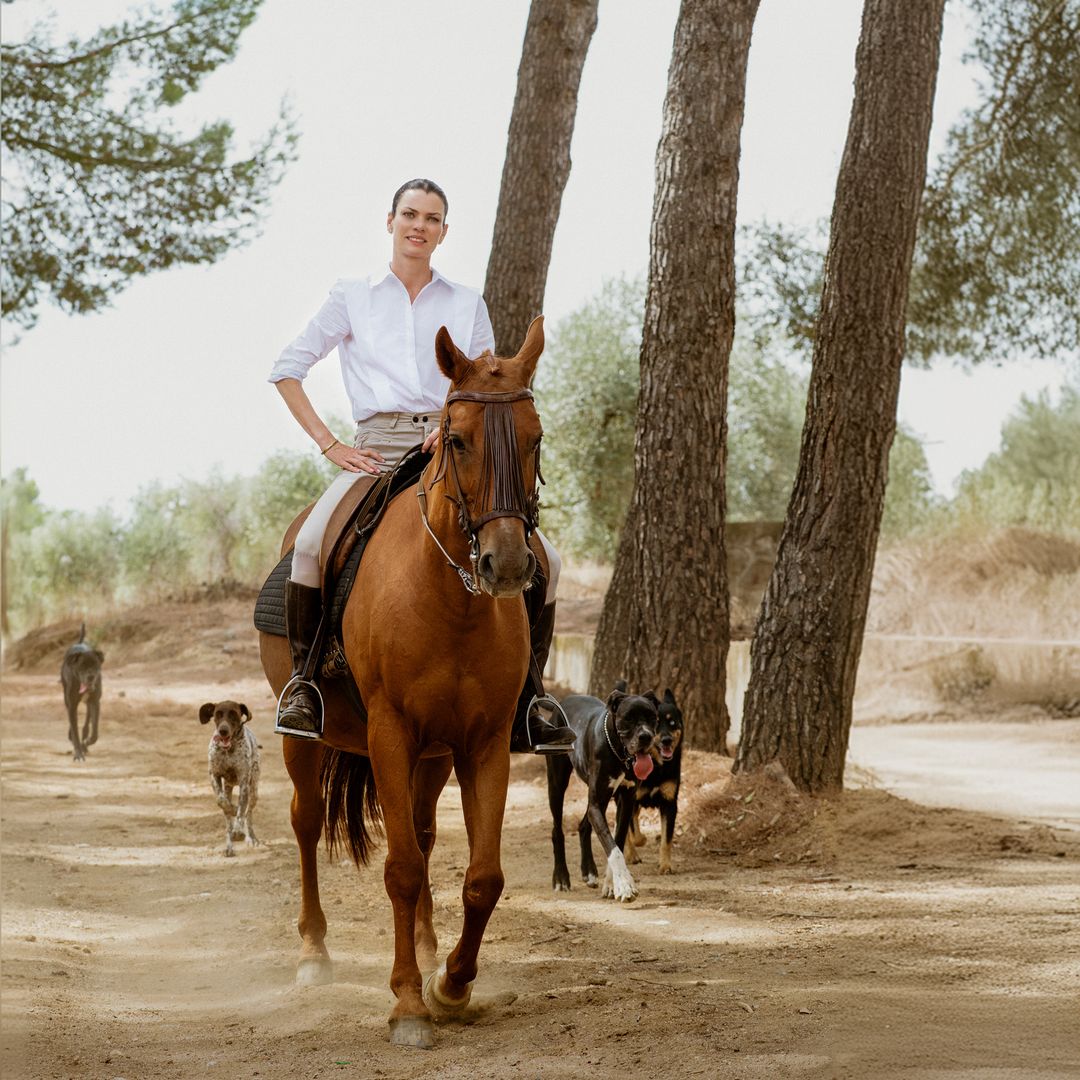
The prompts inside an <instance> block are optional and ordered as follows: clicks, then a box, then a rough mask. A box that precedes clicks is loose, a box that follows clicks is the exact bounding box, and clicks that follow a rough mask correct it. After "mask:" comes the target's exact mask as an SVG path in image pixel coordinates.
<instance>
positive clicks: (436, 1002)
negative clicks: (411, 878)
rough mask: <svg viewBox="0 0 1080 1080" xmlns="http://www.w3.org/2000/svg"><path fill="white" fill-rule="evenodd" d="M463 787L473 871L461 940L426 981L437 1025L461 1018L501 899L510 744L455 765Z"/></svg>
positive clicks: (499, 743) (497, 744) (495, 742)
mask: <svg viewBox="0 0 1080 1080" xmlns="http://www.w3.org/2000/svg"><path fill="white" fill-rule="evenodd" d="M454 768H455V770H456V771H457V777H458V783H459V784H460V785H461V808H462V812H463V813H464V816H465V828H466V831H467V832H468V834H469V869H468V872H467V873H466V874H465V885H464V888H463V889H462V894H461V896H462V900H463V902H464V906H465V918H464V922H463V924H462V928H461V937H460V939H459V940H458V943H457V945H456V946H455V947H454V949H453V951H452V952H451V953H450V955H449V956H448V957H447V958H446V963H445V964H444V965H443V966H442V967H441V968H440V969H439V970H438V971H437V972H436V973H435V974H434V975H433V976H432V977H431V978H430V979H429V980H428V982H427V984H426V986H425V987H424V990H425V994H424V1000H425V1001H426V1002H427V1004H428V1007H429V1008H430V1009H431V1011H432V1013H433V1014H434V1015H435V1016H436V1017H437V1018H439V1019H449V1018H451V1017H454V1016H459V1015H461V1013H462V1011H463V1010H464V1009H465V1006H466V1005H468V1003H469V997H470V995H471V994H472V983H473V980H474V979H475V978H476V960H477V956H478V955H479V952H480V942H481V940H482V939H483V936H484V930H485V929H486V927H487V924H488V919H490V918H491V913H492V911H494V910H495V905H496V903H498V900H499V897H500V896H501V895H502V889H503V873H502V865H501V860H500V850H499V849H500V845H501V842H502V822H503V811H504V809H505V807H506V788H507V784H508V783H509V780H510V744H509V741H508V739H507V738H505V737H503V736H500V737H497V738H495V739H492V740H491V741H490V742H489V743H488V744H487V746H485V747H483V748H481V749H480V750H479V751H478V752H477V753H476V754H474V755H471V756H466V755H465V754H461V755H457V756H455V759H454Z"/></svg>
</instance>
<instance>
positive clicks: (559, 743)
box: [510, 601, 574, 754]
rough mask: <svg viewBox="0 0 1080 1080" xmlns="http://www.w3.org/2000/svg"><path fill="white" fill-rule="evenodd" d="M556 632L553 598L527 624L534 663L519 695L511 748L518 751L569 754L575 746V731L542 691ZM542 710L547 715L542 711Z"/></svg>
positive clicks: (554, 702) (557, 706)
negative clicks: (545, 669) (533, 619)
mask: <svg viewBox="0 0 1080 1080" xmlns="http://www.w3.org/2000/svg"><path fill="white" fill-rule="evenodd" d="M554 636H555V602H554V601H552V602H551V603H550V604H546V605H545V606H544V607H543V608H542V609H541V611H540V613H539V615H537V617H536V620H535V622H533V623H532V624H531V625H530V626H529V644H530V645H531V646H532V654H533V660H534V663H530V665H529V674H528V676H527V677H526V679H525V687H524V689H523V690H522V691H521V696H520V697H519V698H518V704H517V713H516V715H515V716H514V726H513V728H512V729H511V732H510V750H511V752H512V753H517V754H568V753H570V751H571V750H573V748H574V732H573V730H572V729H571V728H570V727H568V726H567V723H566V718H565V717H564V716H563V712H562V709H561V708H559V705H558V702H557V701H555V699H554V698H553V697H549V696H548V695H547V694H545V693H544V686H543V682H542V681H541V680H542V677H543V674H544V667H545V666H546V665H547V658H548V653H549V652H550V651H551V639H552V638H553V637H554ZM544 710H546V711H547V713H548V715H545V713H544Z"/></svg>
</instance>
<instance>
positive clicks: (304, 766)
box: [281, 739, 334, 986]
mask: <svg viewBox="0 0 1080 1080" xmlns="http://www.w3.org/2000/svg"><path fill="white" fill-rule="evenodd" d="M281 747H282V753H283V755H284V758H285V768H286V769H287V770H288V772H289V777H290V778H291V779H292V782H293V797H292V808H291V810H292V815H291V816H292V827H293V832H294V833H295V834H296V843H297V845H298V846H299V848H300V918H299V919H298V920H297V923H296V928H297V929H298V930H299V931H300V939H301V942H302V944H301V946H300V959H299V961H298V962H297V965H296V981H297V982H298V983H302V984H304V985H308V986H315V985H319V984H322V983H328V982H332V981H333V977H334V976H333V968H332V967H331V964H330V954H329V953H328V952H327V951H326V945H325V943H324V942H325V939H326V916H325V915H324V914H323V909H322V905H321V904H320V903H319V869H318V852H319V838H320V837H321V836H322V830H323V798H322V790H321V788H320V786H319V769H320V766H321V765H322V755H323V747H322V744H321V743H318V742H313V741H312V740H310V739H282V741H281Z"/></svg>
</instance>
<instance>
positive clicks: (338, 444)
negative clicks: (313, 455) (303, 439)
mask: <svg viewBox="0 0 1080 1080" xmlns="http://www.w3.org/2000/svg"><path fill="white" fill-rule="evenodd" d="M340 445H341V443H340V442H339V441H338V440H337V439H335V440H334V441H333V442H332V443H331V444H330V445H329V446H328V447H327V448H326V449H325V450H320V451H319V453H320V454H322V456H323V457H326V455H327V454H329V453H330V451H331V450H333V449H334V447H335V446H340Z"/></svg>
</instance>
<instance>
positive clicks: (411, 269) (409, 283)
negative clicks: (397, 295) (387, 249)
mask: <svg viewBox="0 0 1080 1080" xmlns="http://www.w3.org/2000/svg"><path fill="white" fill-rule="evenodd" d="M390 270H391V272H392V273H393V275H394V277H396V278H397V279H398V281H400V282H401V284H402V285H404V286H405V291H406V292H407V293H408V294H409V300H410V301H414V300H416V298H417V297H418V296H419V295H420V292H421V290H422V289H423V288H424V286H425V285H427V284H428V283H429V282H430V281H431V276H432V274H431V262H430V261H429V260H427V259H392V260H391V262H390Z"/></svg>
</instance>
